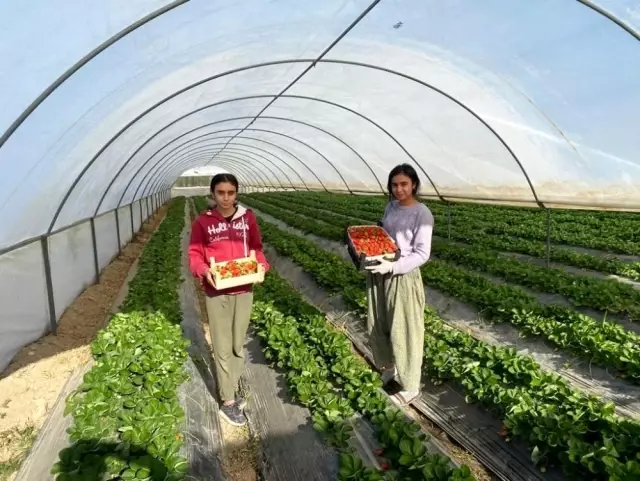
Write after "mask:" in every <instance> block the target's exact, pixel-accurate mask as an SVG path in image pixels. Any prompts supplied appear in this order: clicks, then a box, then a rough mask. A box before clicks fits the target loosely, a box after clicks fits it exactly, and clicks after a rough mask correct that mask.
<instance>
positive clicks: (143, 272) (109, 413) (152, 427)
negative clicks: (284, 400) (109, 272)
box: [52, 199, 188, 481]
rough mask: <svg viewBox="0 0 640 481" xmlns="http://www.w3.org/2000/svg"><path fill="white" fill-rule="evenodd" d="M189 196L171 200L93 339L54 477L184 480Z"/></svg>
mask: <svg viewBox="0 0 640 481" xmlns="http://www.w3.org/2000/svg"><path fill="white" fill-rule="evenodd" d="M184 205H185V201H184V199H180V200H174V201H173V202H172V203H171V204H170V206H169V208H168V211H167V215H166V218H165V219H164V221H163V222H162V224H161V225H160V227H159V228H158V230H157V231H156V232H155V233H154V234H153V236H152V237H151V239H150V241H149V243H148V244H147V246H146V248H145V250H144V252H143V253H142V256H141V257H140V262H139V268H138V272H137V273H136V275H135V277H134V279H133V280H132V281H131V283H130V285H129V293H128V295H127V297H126V299H125V302H124V303H123V306H122V308H121V312H120V313H118V314H116V315H115V316H114V317H113V318H112V319H111V320H110V322H109V324H108V326H107V327H106V328H104V329H103V330H101V331H100V332H99V333H98V335H97V337H96V339H95V340H94V341H93V342H92V343H91V353H92V356H93V358H94V360H95V364H94V366H93V367H92V368H91V369H90V370H89V371H88V372H87V373H86V374H85V376H84V379H83V383H82V384H81V385H80V386H79V388H78V389H77V390H76V391H74V392H73V393H72V394H71V395H70V396H69V397H68V399H67V404H66V410H65V414H69V413H71V414H72V415H73V425H72V426H71V427H70V428H69V430H68V433H69V438H70V440H71V441H72V443H73V444H72V445H71V446H70V447H67V448H65V449H63V450H62V451H61V452H60V455H59V457H60V459H59V461H58V462H57V463H56V464H55V465H54V467H53V468H52V473H53V474H56V475H57V476H56V479H57V481H89V480H97V479H104V480H140V481H142V480H147V481H149V480H154V481H156V480H158V481H178V480H181V479H184V478H185V476H186V474H185V473H186V471H187V461H186V459H185V458H184V457H182V456H181V455H180V454H179V451H180V449H181V447H182V444H183V440H182V435H181V434H180V427H181V424H182V423H183V421H184V411H183V410H182V408H181V407H180V404H179V400H178V395H177V388H178V386H179V385H180V384H182V383H183V382H184V381H186V379H187V374H186V372H185V369H184V363H185V360H186V358H187V351H186V348H187V346H188V341H186V340H185V339H184V337H183V336H182V331H181V328H180V326H179V322H180V320H181V311H180V305H179V299H178V292H177V290H178V287H179V284H180V234H181V232H182V229H183V226H184Z"/></svg>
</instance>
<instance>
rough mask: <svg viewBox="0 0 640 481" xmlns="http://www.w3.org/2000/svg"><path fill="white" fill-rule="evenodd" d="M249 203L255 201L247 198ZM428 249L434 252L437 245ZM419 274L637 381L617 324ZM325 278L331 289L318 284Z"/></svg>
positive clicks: (630, 337)
mask: <svg viewBox="0 0 640 481" xmlns="http://www.w3.org/2000/svg"><path fill="white" fill-rule="evenodd" d="M249 203H255V201H254V200H253V199H251V200H250V201H249ZM256 207H257V208H259V209H260V210H263V211H264V212H265V213H268V214H270V215H272V216H274V217H276V218H278V219H280V220H283V221H284V222H286V223H287V224H289V225H291V226H293V227H296V228H301V230H303V231H305V232H310V233H314V234H315V235H318V236H325V237H327V238H329V239H333V240H338V239H340V238H341V237H340V236H341V229H340V228H339V227H337V226H333V225H330V224H326V223H325V224H321V223H318V222H316V221H315V220H312V219H310V218H306V217H302V216H300V215H296V214H294V213H291V212H287V211H284V210H281V209H279V208H277V207H272V206H269V205H268V204H265V203H262V202H260V203H259V205H256ZM434 251H435V252H436V253H437V252H438V251H437V244H435V248H434ZM316 263H322V264H324V268H323V270H322V273H321V274H320V273H319V275H318V277H317V279H316V280H317V281H318V282H319V284H320V285H321V286H322V287H327V288H329V289H335V283H334V282H335V279H333V276H334V275H336V274H335V272H329V271H328V267H327V265H326V263H324V259H323V258H322V257H319V258H318V259H317V260H316ZM421 272H422V277H423V280H424V282H425V283H426V284H427V285H429V286H433V287H436V288H438V289H440V290H442V291H444V292H447V293H449V294H451V295H453V296H455V297H457V298H459V299H461V300H463V301H466V302H468V303H470V304H474V305H476V306H477V307H478V308H479V309H480V310H481V311H482V313H483V316H484V317H486V318H488V319H490V320H493V321H498V322H508V323H511V324H513V325H515V326H516V327H518V328H520V329H521V330H523V331H525V332H527V333H529V334H533V335H537V336H541V337H543V338H545V339H547V340H549V341H551V342H552V343H554V344H556V345H557V346H559V347H562V348H564V349H567V350H569V351H571V352H572V353H574V354H576V355H577V356H580V357H584V358H587V359H588V360H589V361H592V362H596V363H599V364H601V365H603V366H610V367H614V368H615V369H617V370H618V372H619V373H620V375H621V376H626V377H628V378H629V379H630V380H631V381H633V382H640V336H638V335H637V334H635V333H633V332H631V331H627V330H626V329H624V327H622V326H621V325H619V324H616V323H612V322H606V321H598V320H596V319H594V318H591V317H589V316H586V315H583V314H580V313H578V312H576V311H574V310H572V309H567V308H565V307H562V306H555V305H552V306H545V305H542V304H540V303H539V302H538V301H537V300H536V299H535V298H534V297H533V296H531V295H529V294H527V293H526V292H524V291H523V290H522V289H520V288H518V287H516V286H509V285H502V284H496V283H494V282H493V281H491V280H490V279H487V278H486V277H484V276H482V275H480V274H476V273H473V272H468V271H467V270H465V269H461V268H459V267H456V266H454V265H450V264H448V263H446V262H443V261H440V260H431V261H430V262H428V263H427V264H425V265H424V266H423V267H422V269H421ZM339 275H341V276H342V275H344V276H346V277H345V280H346V279H348V277H349V276H350V275H352V273H350V271H344V269H341V270H340V274H339ZM523 275H526V274H524V273H523ZM576 277H577V276H576ZM325 278H326V279H327V282H328V283H329V285H331V286H333V287H329V285H327V284H326V283H324V279H325ZM360 279H362V277H360ZM361 282H362V281H361ZM627 287H628V286H627ZM634 293H635V291H634ZM594 296H595V294H594Z"/></svg>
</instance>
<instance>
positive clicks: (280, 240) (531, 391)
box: [260, 220, 640, 481]
mask: <svg viewBox="0 0 640 481" xmlns="http://www.w3.org/2000/svg"><path fill="white" fill-rule="evenodd" d="M260 224H261V229H262V232H263V236H264V238H265V242H267V243H268V244H269V245H271V246H273V247H274V248H275V249H276V250H277V251H278V252H279V254H280V255H284V256H287V257H290V258H291V259H292V260H294V261H295V262H296V263H298V264H300V265H301V266H302V267H303V268H304V269H305V270H306V271H307V272H309V274H311V275H312V276H313V277H314V278H315V279H316V281H317V282H318V283H319V284H320V285H321V286H322V287H325V288H327V289H330V290H331V291H333V292H341V294H342V297H343V298H344V299H345V301H346V302H347V304H348V305H349V306H351V307H352V308H353V309H354V310H356V311H357V312H359V313H360V314H361V315H364V312H365V311H364V309H363V306H364V305H365V293H364V289H363V288H362V285H363V284H364V283H363V279H364V278H363V276H362V275H360V274H359V273H358V272H357V271H356V270H355V269H354V268H353V267H352V266H351V265H350V264H349V263H347V262H345V261H343V260H342V259H341V258H339V257H337V256H335V255H333V254H330V253H328V252H326V251H324V250H322V249H320V248H319V247H317V246H316V245H315V244H313V243H312V242H310V241H307V240H305V239H302V238H300V237H298V236H295V235H293V234H289V233H286V232H283V231H282V230H280V229H278V228H277V227H275V226H274V225H273V224H270V223H267V222H264V221H262V220H260ZM320 258H322V263H320V262H318V261H317V259H320ZM331 272H333V275H330V273H331ZM424 356H425V364H424V366H425V374H426V375H428V376H429V377H430V378H432V379H433V380H435V381H436V382H445V381H451V382H455V383H458V384H459V385H461V386H462V387H463V389H464V390H465V392H466V394H467V401H468V402H478V403H482V404H484V405H486V406H487V407H489V408H490V409H491V410H492V411H494V412H496V413H498V414H499V415H500V416H501V417H502V419H503V421H504V429H505V432H504V435H505V437H506V438H509V437H511V436H517V437H519V438H521V439H523V440H525V441H527V442H528V443H529V444H530V446H531V450H532V460H533V462H535V463H536V464H539V465H540V467H541V469H545V466H546V465H549V464H550V465H553V464H560V465H562V467H563V468H564V470H565V472H566V473H567V476H569V477H570V478H571V479H576V480H578V479H593V480H609V481H614V480H629V481H630V480H632V479H636V476H637V473H638V470H639V469H640V464H639V463H638V459H637V453H638V452H639V451H640V425H639V424H638V423H637V422H635V421H632V420H628V419H623V418H620V417H618V416H616V415H615V407H614V405H613V404H611V403H602V402H601V401H600V400H599V399H597V398H595V397H594V396H586V395H584V394H582V393H581V392H579V391H577V390H575V389H573V388H571V387H570V386H569V385H568V383H567V382H566V381H565V380H563V379H562V378H560V377H559V376H557V375H555V374H551V373H547V372H545V371H543V370H542V369H541V368H540V366H539V365H538V364H537V363H536V362H535V361H534V360H533V359H532V358H530V357H527V356H522V355H519V354H517V353H516V351H515V350H513V349H507V348H503V347H498V346H489V345H487V344H484V343H482V342H480V341H478V340H476V339H474V338H472V337H471V336H470V335H468V334H466V333H462V332H460V331H457V330H455V329H452V328H450V327H448V326H446V325H445V324H444V322H443V321H442V320H440V319H438V318H437V316H436V315H435V313H434V312H433V311H432V310H431V309H430V308H427V309H426V311H425V349H424ZM390 436H392V435H391V434H390ZM405 459H407V458H405ZM397 460H398V461H399V457H398V458H397Z"/></svg>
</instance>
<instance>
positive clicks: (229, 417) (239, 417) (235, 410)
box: [220, 403, 247, 426]
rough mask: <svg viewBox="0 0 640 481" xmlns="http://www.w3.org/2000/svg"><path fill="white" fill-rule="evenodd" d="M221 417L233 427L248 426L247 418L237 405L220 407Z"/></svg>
mask: <svg viewBox="0 0 640 481" xmlns="http://www.w3.org/2000/svg"><path fill="white" fill-rule="evenodd" d="M220 415H221V416H222V419H224V420H225V421H226V422H228V423H229V424H231V425H233V426H244V425H245V424H247V418H246V417H245V415H244V413H243V412H242V409H241V408H240V407H239V406H238V404H237V403H233V404H231V405H229V406H226V405H224V404H223V405H222V406H220Z"/></svg>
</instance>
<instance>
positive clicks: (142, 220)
mask: <svg viewBox="0 0 640 481" xmlns="http://www.w3.org/2000/svg"><path fill="white" fill-rule="evenodd" d="M138 205H139V206H140V228H142V224H144V215H143V214H142V199H140V202H139V204H138Z"/></svg>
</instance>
